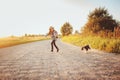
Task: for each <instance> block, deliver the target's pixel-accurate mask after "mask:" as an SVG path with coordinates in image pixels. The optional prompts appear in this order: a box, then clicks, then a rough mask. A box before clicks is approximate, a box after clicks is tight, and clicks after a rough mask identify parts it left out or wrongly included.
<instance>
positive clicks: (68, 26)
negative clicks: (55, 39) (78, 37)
mask: <svg viewBox="0 0 120 80" xmlns="http://www.w3.org/2000/svg"><path fill="white" fill-rule="evenodd" d="M72 32H73V27H72V26H71V24H70V23H68V22H66V23H64V24H63V25H62V27H61V33H62V36H68V35H69V34H72Z"/></svg>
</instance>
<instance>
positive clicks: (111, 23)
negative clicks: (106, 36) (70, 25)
mask: <svg viewBox="0 0 120 80" xmlns="http://www.w3.org/2000/svg"><path fill="white" fill-rule="evenodd" d="M116 26H118V23H117V22H116V20H114V19H113V17H112V15H110V14H109V13H108V11H107V9H105V8H101V7H100V8H95V10H94V11H92V12H90V13H89V15H88V22H87V23H86V25H85V26H84V28H83V33H92V34H100V33H101V32H106V31H107V32H113V31H114V27H116Z"/></svg>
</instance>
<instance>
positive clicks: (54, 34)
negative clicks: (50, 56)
mask: <svg viewBox="0 0 120 80" xmlns="http://www.w3.org/2000/svg"><path fill="white" fill-rule="evenodd" d="M48 35H50V36H51V39H52V42H51V52H53V50H54V47H55V48H56V49H57V52H59V48H58V47H57V45H56V40H57V38H58V33H57V31H56V30H55V29H54V27H52V26H51V27H50V28H49V33H48Z"/></svg>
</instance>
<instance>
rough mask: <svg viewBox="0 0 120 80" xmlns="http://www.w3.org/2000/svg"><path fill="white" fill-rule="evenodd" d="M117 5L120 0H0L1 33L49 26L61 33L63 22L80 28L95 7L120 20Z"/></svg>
mask: <svg viewBox="0 0 120 80" xmlns="http://www.w3.org/2000/svg"><path fill="white" fill-rule="evenodd" d="M119 5H120V0H0V37H5V36H10V35H16V36H17V35H24V34H25V33H27V34H46V33H47V32H48V28H49V26H53V27H55V29H56V30H57V31H58V32H59V33H60V28H61V26H62V25H63V24H64V23H65V22H69V23H70V24H71V25H72V26H73V28H74V30H80V28H81V27H82V26H84V24H85V23H86V21H87V16H88V14H89V12H91V11H92V10H94V9H95V8H96V7H105V8H106V9H108V11H109V13H110V14H112V15H113V18H114V19H117V20H119V21H120V15H119V14H120V9H119Z"/></svg>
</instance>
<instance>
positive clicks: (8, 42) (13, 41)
mask: <svg viewBox="0 0 120 80" xmlns="http://www.w3.org/2000/svg"><path fill="white" fill-rule="evenodd" d="M46 39H49V37H44V36H39V37H25V36H23V37H7V38H0V48H4V47H10V46H14V45H18V44H24V43H29V42H34V41H41V40H46Z"/></svg>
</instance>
